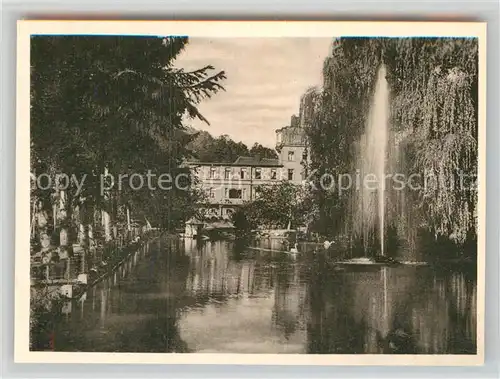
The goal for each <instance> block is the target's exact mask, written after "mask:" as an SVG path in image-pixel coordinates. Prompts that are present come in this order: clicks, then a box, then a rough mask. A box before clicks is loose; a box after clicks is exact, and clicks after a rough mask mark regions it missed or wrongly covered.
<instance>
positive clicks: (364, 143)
mask: <svg viewBox="0 0 500 379" xmlns="http://www.w3.org/2000/svg"><path fill="white" fill-rule="evenodd" d="M388 140H389V85H388V83H387V79H386V68H385V66H384V65H383V64H382V65H381V66H380V68H379V70H378V73H377V78H376V82H375V89H374V93H373V98H372V100H371V103H370V113H369V115H368V119H367V123H366V129H365V133H364V135H363V136H362V137H361V141H360V145H359V155H358V167H359V168H360V174H361V179H362V182H361V188H359V191H357V192H358V195H357V201H356V202H355V207H356V208H355V210H354V211H355V215H356V216H355V223H354V224H355V225H354V226H355V231H356V232H357V234H358V236H360V237H362V239H363V241H364V245H365V251H366V250H368V247H369V241H371V240H373V239H374V237H375V235H376V234H375V233H377V232H378V240H379V244H380V253H381V254H382V255H385V246H384V240H385V225H386V220H385V211H386V194H385V179H386V160H387V148H388Z"/></svg>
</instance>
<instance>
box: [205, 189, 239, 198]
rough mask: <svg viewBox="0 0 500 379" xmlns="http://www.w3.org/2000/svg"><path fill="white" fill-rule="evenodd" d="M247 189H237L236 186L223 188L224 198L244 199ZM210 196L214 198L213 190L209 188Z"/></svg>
mask: <svg viewBox="0 0 500 379" xmlns="http://www.w3.org/2000/svg"><path fill="white" fill-rule="evenodd" d="M246 197H247V189H246V188H242V189H237V188H224V198H225V199H246ZM210 198H211V199H213V198H215V190H214V189H212V188H211V189H210Z"/></svg>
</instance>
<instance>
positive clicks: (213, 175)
mask: <svg viewBox="0 0 500 379" xmlns="http://www.w3.org/2000/svg"><path fill="white" fill-rule="evenodd" d="M213 178H215V167H210V179H213Z"/></svg>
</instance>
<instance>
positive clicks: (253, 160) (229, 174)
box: [187, 116, 306, 219]
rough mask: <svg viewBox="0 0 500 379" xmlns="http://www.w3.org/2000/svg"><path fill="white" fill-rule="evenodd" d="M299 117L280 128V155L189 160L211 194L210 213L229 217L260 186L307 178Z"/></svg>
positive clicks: (277, 148) (278, 149)
mask: <svg viewBox="0 0 500 379" xmlns="http://www.w3.org/2000/svg"><path fill="white" fill-rule="evenodd" d="M298 120H299V118H298V117H296V116H292V119H291V125H290V126H287V127H285V128H282V129H279V130H277V131H276V137H277V141H276V150H277V152H278V159H266V158H261V157H258V156H256V157H244V156H240V157H238V159H236V161H234V162H196V161H192V162H187V165H188V166H189V167H190V168H191V172H192V173H193V174H194V176H196V177H197V178H198V180H199V183H200V184H201V188H202V189H203V190H204V192H205V193H206V195H207V197H208V202H209V204H210V206H209V208H208V212H207V213H208V214H207V216H208V217H217V218H223V219H229V218H230V216H231V214H232V212H234V209H235V208H236V207H237V206H238V205H241V204H243V202H245V201H252V200H254V199H255V198H257V197H258V196H259V194H258V186H260V185H272V184H276V183H280V182H282V181H289V182H292V183H296V184H300V183H302V181H303V180H304V179H305V170H304V162H305V161H304V157H305V151H306V142H305V140H306V136H305V130H304V128H302V127H301V125H300V124H299V121H298Z"/></svg>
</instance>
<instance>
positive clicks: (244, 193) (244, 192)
mask: <svg viewBox="0 0 500 379" xmlns="http://www.w3.org/2000/svg"><path fill="white" fill-rule="evenodd" d="M246 198H247V189H246V188H243V193H242V199H246Z"/></svg>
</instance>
